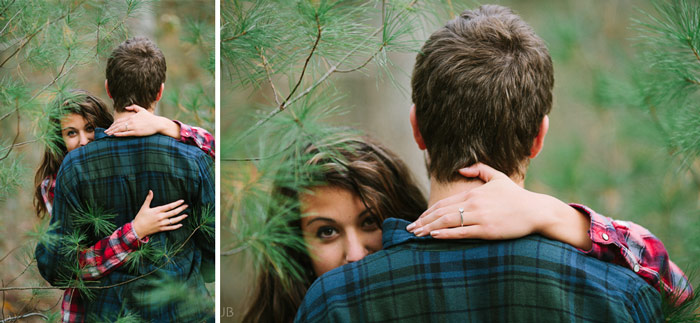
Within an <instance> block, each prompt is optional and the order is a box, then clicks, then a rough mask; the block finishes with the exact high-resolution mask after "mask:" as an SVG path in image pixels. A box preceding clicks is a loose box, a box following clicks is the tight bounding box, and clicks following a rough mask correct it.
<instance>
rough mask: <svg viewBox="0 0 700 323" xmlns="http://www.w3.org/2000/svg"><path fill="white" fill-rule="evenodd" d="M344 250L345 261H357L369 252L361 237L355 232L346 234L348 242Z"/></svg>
mask: <svg viewBox="0 0 700 323" xmlns="http://www.w3.org/2000/svg"><path fill="white" fill-rule="evenodd" d="M346 248H347V249H346V251H345V261H347V262H348V263H351V262H355V261H358V260H360V259H362V258H364V257H366V256H367V255H369V254H370V251H369V249H368V248H367V245H366V244H365V243H364V241H362V238H361V237H360V236H359V235H358V234H355V233H351V234H348V242H347V247H346Z"/></svg>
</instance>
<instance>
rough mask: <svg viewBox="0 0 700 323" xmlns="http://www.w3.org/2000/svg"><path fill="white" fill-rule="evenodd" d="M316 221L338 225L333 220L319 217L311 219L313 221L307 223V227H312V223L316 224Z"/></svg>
mask: <svg viewBox="0 0 700 323" xmlns="http://www.w3.org/2000/svg"><path fill="white" fill-rule="evenodd" d="M316 221H326V222H331V223H336V221H335V220H333V219H331V218H325V217H322V216H319V217H315V218H313V219H311V221H309V223H307V224H306V225H311V223H314V222H316Z"/></svg>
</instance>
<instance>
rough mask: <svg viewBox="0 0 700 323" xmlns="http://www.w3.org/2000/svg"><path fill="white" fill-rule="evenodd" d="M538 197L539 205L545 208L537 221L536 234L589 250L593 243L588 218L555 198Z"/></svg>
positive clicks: (542, 195)
mask: <svg viewBox="0 0 700 323" xmlns="http://www.w3.org/2000/svg"><path fill="white" fill-rule="evenodd" d="M538 195H539V196H538V199H539V202H538V203H541V204H542V205H544V206H545V207H544V209H543V212H542V213H541V216H540V217H539V219H537V220H536V228H535V232H537V233H539V234H541V235H543V236H545V237H547V238H550V239H553V240H557V241H561V242H564V243H566V244H569V245H572V246H574V247H576V248H579V249H581V250H589V249H590V248H591V246H592V241H591V239H590V237H589V236H588V230H589V228H590V219H589V218H588V216H587V215H585V214H582V213H581V212H579V211H578V210H576V209H575V208H573V207H571V206H570V205H568V204H566V203H564V202H562V201H560V200H558V199H556V198H554V197H551V196H549V195H544V194H538Z"/></svg>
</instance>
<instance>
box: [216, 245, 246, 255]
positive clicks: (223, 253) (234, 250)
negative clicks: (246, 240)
mask: <svg viewBox="0 0 700 323" xmlns="http://www.w3.org/2000/svg"><path fill="white" fill-rule="evenodd" d="M248 247H250V246H248V245H245V246H240V247H238V248H233V249H231V250H228V251H222V252H221V255H222V256H233V255H235V254H237V253H240V252H241V251H244V250H246V249H248Z"/></svg>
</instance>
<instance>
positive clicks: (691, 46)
mask: <svg viewBox="0 0 700 323" xmlns="http://www.w3.org/2000/svg"><path fill="white" fill-rule="evenodd" d="M685 40H686V42H688V46H689V47H690V49H691V50H692V51H693V54H695V58H696V59H697V60H698V62H700V55H698V50H697V49H696V48H695V46H693V43H692V42H691V40H690V38H688V37H686V39H685Z"/></svg>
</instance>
